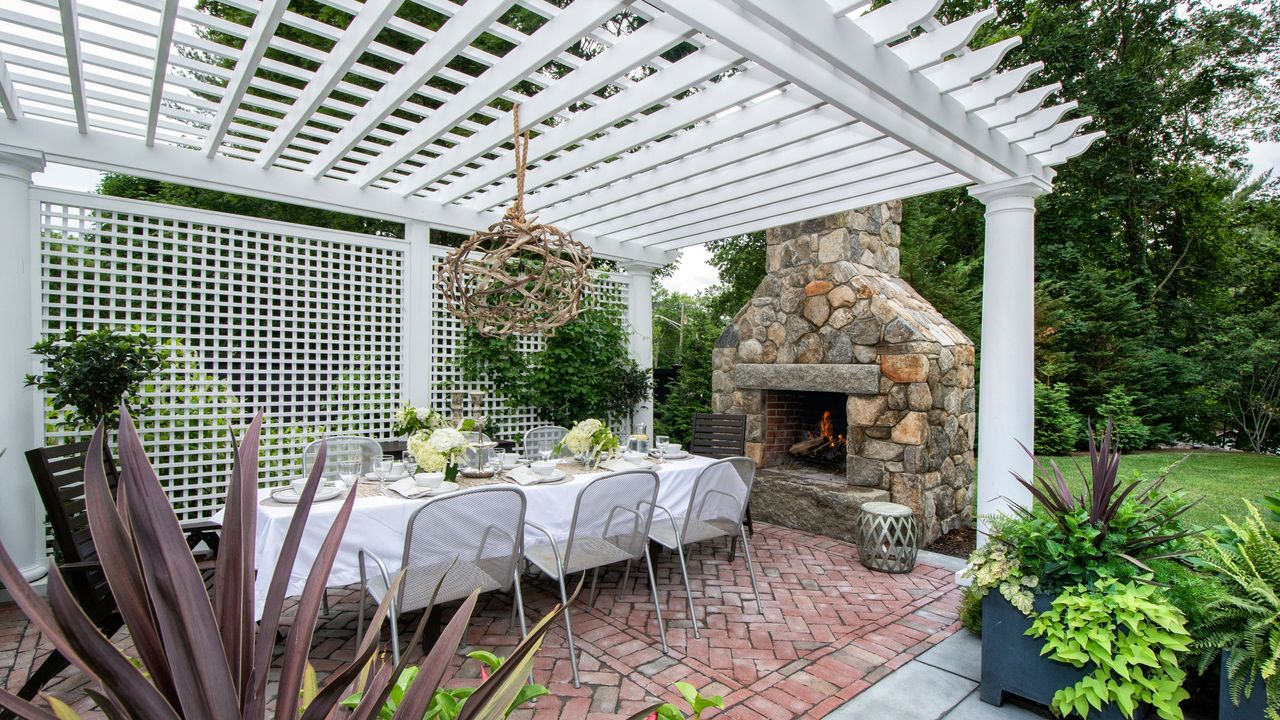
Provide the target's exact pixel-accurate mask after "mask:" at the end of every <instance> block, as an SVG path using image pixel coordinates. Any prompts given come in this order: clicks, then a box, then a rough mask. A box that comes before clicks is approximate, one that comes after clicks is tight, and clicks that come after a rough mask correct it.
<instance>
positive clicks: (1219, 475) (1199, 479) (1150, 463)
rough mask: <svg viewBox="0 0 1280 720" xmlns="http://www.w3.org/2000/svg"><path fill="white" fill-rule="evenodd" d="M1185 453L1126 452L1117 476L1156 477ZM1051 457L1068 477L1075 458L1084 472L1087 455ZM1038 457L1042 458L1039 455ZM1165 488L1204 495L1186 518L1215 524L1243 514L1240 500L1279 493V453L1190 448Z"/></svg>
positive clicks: (1073, 470) (1254, 501)
mask: <svg viewBox="0 0 1280 720" xmlns="http://www.w3.org/2000/svg"><path fill="white" fill-rule="evenodd" d="M1185 454H1186V453H1179V452H1142V453H1133V454H1130V455H1124V456H1122V457H1121V458H1120V476H1121V478H1125V477H1128V476H1130V475H1131V474H1132V473H1133V472H1134V471H1137V472H1139V473H1141V474H1142V476H1143V477H1144V478H1151V479H1154V478H1156V477H1159V476H1160V474H1161V473H1162V472H1164V470H1165V469H1166V468H1168V467H1169V466H1170V465H1172V464H1173V463H1175V462H1177V461H1178V459H1179V458H1181V457H1182V456H1183V455H1185ZM1053 459H1054V460H1056V461H1057V462H1058V465H1059V467H1061V468H1062V471H1063V474H1064V475H1066V476H1067V478H1068V479H1069V480H1070V479H1071V478H1072V477H1075V479H1076V480H1077V481H1079V473H1077V472H1076V471H1075V469H1074V466H1073V463H1074V462H1079V463H1080V464H1081V467H1084V468H1085V471H1086V472H1088V463H1089V458H1088V456H1087V455H1083V456H1082V455H1076V456H1072V457H1069V458H1053ZM1041 461H1042V462H1044V461H1045V460H1044V459H1043V458H1042V459H1041ZM1165 486H1166V487H1170V488H1178V489H1181V490H1185V491H1187V492H1188V493H1190V494H1191V496H1192V497H1201V498H1203V499H1202V500H1201V501H1200V504H1199V505H1197V506H1195V507H1194V508H1192V509H1191V510H1190V511H1189V512H1188V513H1187V517H1188V518H1189V519H1190V521H1191V522H1193V523H1197V524H1201V525H1215V524H1218V523H1220V522H1221V521H1222V520H1221V518H1222V516H1223V515H1228V516H1230V517H1240V516H1241V514H1242V513H1243V512H1244V503H1243V502H1241V498H1244V499H1246V500H1249V501H1250V502H1252V503H1254V504H1255V505H1257V504H1258V503H1259V501H1260V500H1261V499H1262V496H1264V495H1270V494H1271V493H1275V492H1280V457H1277V456H1275V455H1255V454H1253V453H1238V452H1213V451H1206V452H1193V453H1191V457H1189V458H1187V460H1186V462H1184V463H1182V464H1181V465H1179V466H1178V468H1177V469H1175V470H1174V471H1173V473H1172V474H1171V475H1170V476H1169V480H1168V481H1167V482H1166V483H1165Z"/></svg>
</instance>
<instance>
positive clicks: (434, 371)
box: [431, 247, 628, 440]
mask: <svg viewBox="0 0 1280 720" xmlns="http://www.w3.org/2000/svg"><path fill="white" fill-rule="evenodd" d="M447 253H448V248H438V247H437V248H432V252H431V258H432V264H431V273H432V280H433V282H432V296H431V306H432V308H434V309H437V311H435V312H433V313H432V317H431V357H432V362H431V407H432V408H433V409H435V410H438V411H440V412H447V411H448V410H449V406H450V394H451V393H452V392H454V391H458V390H462V391H465V392H468V393H470V392H472V391H480V392H483V393H484V394H485V399H484V407H485V411H486V412H487V413H488V415H489V417H490V418H491V419H492V420H493V422H494V423H496V425H497V428H498V432H499V435H498V436H499V437H500V438H502V439H513V440H514V439H518V438H520V437H523V436H524V432H525V431H526V430H528V429H530V428H533V427H536V426H538V425H545V424H546V422H545V421H543V420H539V419H538V418H537V416H536V415H535V414H534V411H533V410H532V409H531V408H512V407H510V406H509V405H507V399H506V396H505V395H503V394H502V393H501V389H500V388H495V387H494V386H493V383H492V382H489V381H487V380H486V381H479V382H467V381H466V380H464V379H463V377H462V370H461V368H459V367H458V356H459V355H460V354H461V345H462V342H463V327H462V323H461V322H460V321H459V320H458V319H457V318H455V317H453V316H452V315H450V314H449V313H448V312H446V311H445V310H443V303H444V299H443V298H442V297H441V295H440V291H439V290H438V289H436V287H435V283H434V279H435V275H436V272H437V271H438V269H439V266H440V261H441V259H442V258H444V256H445V255H446V254H447ZM627 289H628V286H627V279H626V277H625V276H623V275H620V274H618V273H609V272H599V273H596V274H595V275H594V278H593V281H592V285H591V291H590V295H591V298H592V299H593V300H595V301H598V302H602V303H605V304H607V305H610V306H613V307H616V308H617V309H618V310H619V313H620V314H621V315H622V316H623V317H625V316H626V305H627ZM517 345H518V347H519V351H520V352H522V353H525V354H529V353H534V352H537V351H538V350H541V349H542V336H541V335H526V336H522V337H521V338H520V339H519V341H518V343H517ZM469 402H470V401H468V407H470V405H469Z"/></svg>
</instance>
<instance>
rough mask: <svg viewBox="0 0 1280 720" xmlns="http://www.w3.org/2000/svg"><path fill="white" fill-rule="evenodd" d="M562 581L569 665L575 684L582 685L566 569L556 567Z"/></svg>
mask: <svg viewBox="0 0 1280 720" xmlns="http://www.w3.org/2000/svg"><path fill="white" fill-rule="evenodd" d="M556 570H557V572H556V576H557V579H558V580H559V581H560V604H561V605H563V606H564V634H565V635H566V636H567V637H568V638H569V667H571V668H573V686H574V687H575V688H577V687H582V681H580V680H579V679H578V650H577V648H575V647H574V645H573V623H572V622H571V621H570V620H569V594H568V593H566V592H565V590H564V569H563V568H556Z"/></svg>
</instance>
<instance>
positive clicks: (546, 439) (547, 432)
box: [520, 425, 569, 460]
mask: <svg viewBox="0 0 1280 720" xmlns="http://www.w3.org/2000/svg"><path fill="white" fill-rule="evenodd" d="M568 434H569V431H568V430H566V429H565V428H562V427H560V426H559V425H543V426H541V427H536V428H532V429H530V430H526V431H525V433H524V439H523V440H522V441H521V443H520V449H521V450H523V451H524V456H525V457H527V458H532V459H535V460H536V459H537V452H538V448H539V447H541V446H543V445H546V446H547V447H551V446H554V445H555V444H556V443H558V442H560V441H561V440H563V439H564V436H565V435H568ZM560 454H561V455H565V453H564V452H561V453H560Z"/></svg>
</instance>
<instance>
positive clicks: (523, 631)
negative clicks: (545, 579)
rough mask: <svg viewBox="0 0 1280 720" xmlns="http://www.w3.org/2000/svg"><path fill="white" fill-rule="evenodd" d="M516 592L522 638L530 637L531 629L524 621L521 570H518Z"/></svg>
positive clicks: (517, 612)
mask: <svg viewBox="0 0 1280 720" xmlns="http://www.w3.org/2000/svg"><path fill="white" fill-rule="evenodd" d="M515 575H516V583H515V594H516V614H518V615H519V616H520V638H521V639H524V638H525V637H528V635H529V630H528V628H526V627H525V623H524V594H523V593H521V591H520V572H519V571H517V572H516V574H515Z"/></svg>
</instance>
